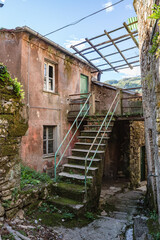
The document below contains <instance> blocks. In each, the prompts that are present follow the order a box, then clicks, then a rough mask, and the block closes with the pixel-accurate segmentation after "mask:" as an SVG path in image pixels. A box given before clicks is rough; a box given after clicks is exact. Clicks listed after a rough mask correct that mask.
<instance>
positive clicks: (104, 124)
mask: <svg viewBox="0 0 160 240" xmlns="http://www.w3.org/2000/svg"><path fill="white" fill-rule="evenodd" d="M119 94H120V92H118V93H117V94H116V96H115V98H114V100H113V102H112V104H111V106H110V108H109V110H108V112H107V114H106V116H105V117H104V120H103V122H102V124H101V126H100V128H99V130H98V132H97V134H96V136H95V138H94V141H93V143H92V145H91V147H90V148H89V150H88V152H87V154H86V157H85V198H86V200H87V173H88V171H89V169H90V167H91V165H92V162H93V160H94V158H95V156H96V154H97V151H98V149H99V146H100V144H101V142H102V140H103V138H104V136H105V133H106V131H107V129H108V127H109V124H110V122H111V121H112V119H113V115H114V113H115V111H116V109H117V106H118V104H119V102H120V100H119V98H118V97H119ZM115 103H116V105H115V107H114V109H113V112H111V110H112V108H113V105H114V104H115ZM108 116H110V118H109V121H108V123H107V125H106V120H107V118H108ZM104 126H105V131H104V133H103V135H102V136H101V139H100V141H99V143H98V146H97V148H96V150H95V153H94V155H93V156H92V157H91V162H90V164H89V166H88V167H87V158H88V156H89V154H90V152H91V150H92V148H93V146H94V144H95V142H96V140H97V137H98V136H99V133H100V132H101V130H102V128H103V127H104Z"/></svg>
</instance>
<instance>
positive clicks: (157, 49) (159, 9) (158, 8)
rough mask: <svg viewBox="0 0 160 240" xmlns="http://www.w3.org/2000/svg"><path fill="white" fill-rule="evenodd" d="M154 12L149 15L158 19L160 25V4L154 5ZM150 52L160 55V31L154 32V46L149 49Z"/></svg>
mask: <svg viewBox="0 0 160 240" xmlns="http://www.w3.org/2000/svg"><path fill="white" fill-rule="evenodd" d="M152 10H153V13H152V14H151V15H150V16H149V18H150V19H154V20H157V21H158V26H159V27H160V20H159V19H160V5H156V4H154V5H153V9H152ZM149 53H151V54H152V55H154V54H155V55H156V58H158V57H159V56H160V35H159V32H156V33H155V34H154V37H153V39H152V47H151V49H150V50H149Z"/></svg>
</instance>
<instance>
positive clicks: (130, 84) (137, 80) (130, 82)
mask: <svg viewBox="0 0 160 240" xmlns="http://www.w3.org/2000/svg"><path fill="white" fill-rule="evenodd" d="M105 83H107V84H110V85H113V86H115V87H119V88H136V87H141V77H130V78H123V79H121V80H108V81H105Z"/></svg>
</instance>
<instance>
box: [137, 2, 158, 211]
mask: <svg viewBox="0 0 160 240" xmlns="http://www.w3.org/2000/svg"><path fill="white" fill-rule="evenodd" d="M155 3H156V4H159V0H158V1H153V0H148V1H143V0H140V1H136V0H135V1H134V7H135V10H136V13H137V16H138V32H139V51H140V65H141V76H142V92H143V96H142V97H143V109H144V118H145V141H146V154H147V163H148V190H149V203H150V204H151V203H152V204H153V205H154V206H158V209H159V213H160V166H159V146H160V145H159V138H160V131H159V122H160V118H159V116H160V115H159V96H160V82H159V59H156V57H155V56H154V55H152V54H151V53H149V50H150V49H151V47H152V39H153V36H154V34H155V32H157V31H159V30H158V26H157V23H156V21H154V20H151V19H149V18H148V17H149V16H150V15H151V14H152V8H153V5H154V4H155ZM152 200H153V201H152Z"/></svg>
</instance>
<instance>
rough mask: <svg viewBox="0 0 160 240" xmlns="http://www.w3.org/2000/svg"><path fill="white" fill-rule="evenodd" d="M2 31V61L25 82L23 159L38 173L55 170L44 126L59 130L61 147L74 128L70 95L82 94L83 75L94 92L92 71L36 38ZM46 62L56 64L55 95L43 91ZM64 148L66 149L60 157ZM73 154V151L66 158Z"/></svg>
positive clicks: (58, 142)
mask: <svg viewBox="0 0 160 240" xmlns="http://www.w3.org/2000/svg"><path fill="white" fill-rule="evenodd" d="M1 31H2V32H0V43H1V46H2V51H0V61H1V62H3V63H5V64H6V65H7V67H8V69H9V71H10V72H11V74H12V76H16V77H18V79H21V83H22V84H23V88H24V91H25V103H26V104H27V106H28V113H29V129H28V131H27V133H26V135H25V136H24V137H23V139H22V148H21V152H22V159H23V161H24V162H25V163H27V165H29V166H30V167H32V168H34V169H35V170H38V171H43V170H44V169H45V168H48V169H49V168H52V167H53V165H54V156H51V157H45V158H44V157H43V126H44V125H45V126H56V128H57V134H56V142H57V143H56V145H57V146H59V145H60V143H61V141H62V140H63V138H64V136H65V134H66V133H67V131H68V129H69V128H70V123H68V120H67V114H68V110H69V101H68V98H69V94H75V93H80V75H81V74H84V75H86V76H88V80H89V91H90V82H91V68H90V67H89V66H88V65H87V64H84V63H83V62H81V61H79V60H77V59H75V58H73V57H70V56H68V55H67V54H65V53H63V52H62V51H59V50H58V49H56V48H55V47H53V46H51V45H49V44H48V43H46V42H45V41H42V40H40V39H39V38H38V37H35V36H33V35H32V34H29V33H27V32H16V31H14V30H13V31H9V32H7V31H4V32H3V30H1ZM10 39H11V40H12V45H11V44H10ZM8 41H9V42H8ZM8 55H9V56H8ZM44 61H49V62H51V63H55V64H56V79H57V81H56V92H55V93H49V92H46V91H44V90H43V85H44ZM64 148H65V146H64V145H63V147H62V149H61V151H60V153H61V152H62V150H63V149H64ZM70 152H71V147H70V148H69V149H68V152H66V155H67V154H69V153H70Z"/></svg>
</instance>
